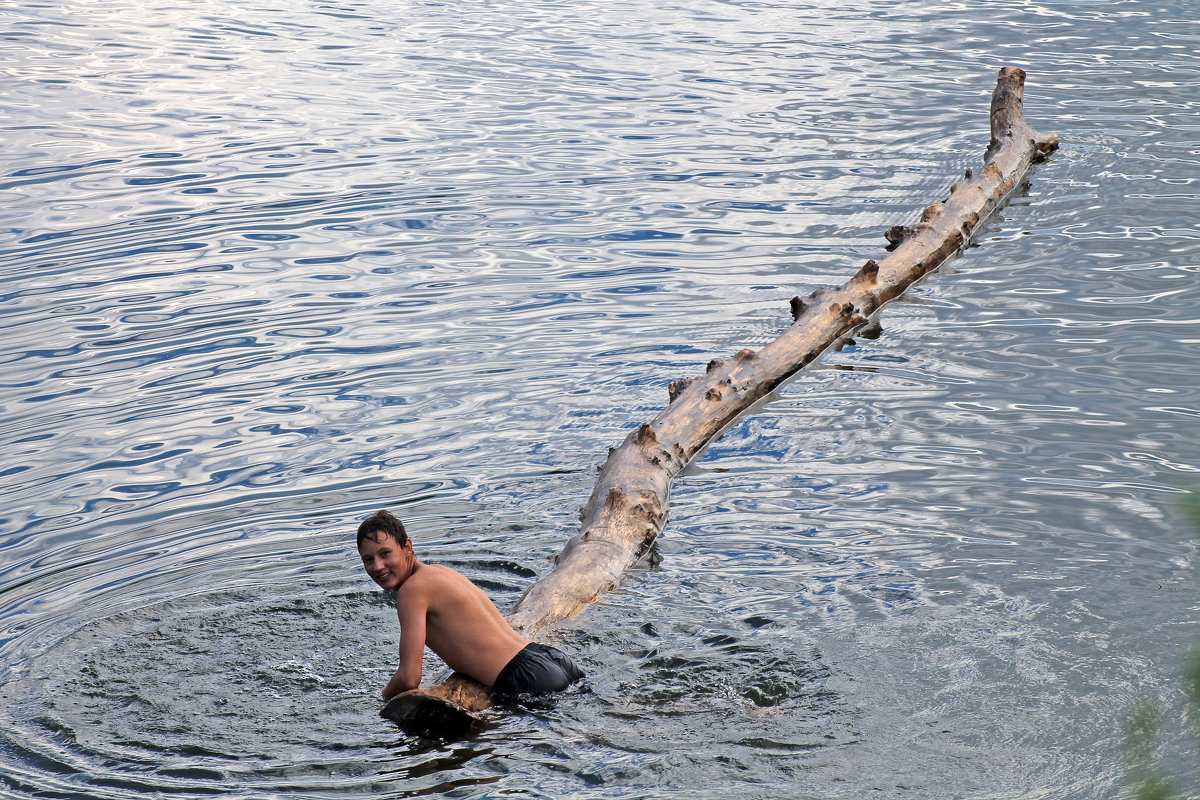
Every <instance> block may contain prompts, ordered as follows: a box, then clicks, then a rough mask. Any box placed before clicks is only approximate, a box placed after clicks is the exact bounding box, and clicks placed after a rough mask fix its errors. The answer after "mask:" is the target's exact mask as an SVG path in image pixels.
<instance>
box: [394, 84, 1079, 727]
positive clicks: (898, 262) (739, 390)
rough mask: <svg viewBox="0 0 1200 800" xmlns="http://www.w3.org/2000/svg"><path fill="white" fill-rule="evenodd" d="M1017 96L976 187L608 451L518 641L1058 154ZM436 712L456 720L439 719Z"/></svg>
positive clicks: (434, 707)
mask: <svg viewBox="0 0 1200 800" xmlns="http://www.w3.org/2000/svg"><path fill="white" fill-rule="evenodd" d="M1024 84H1025V73H1024V71H1022V70H1020V69H1018V68H1016V67H1004V68H1003V69H1001V70H1000V75H999V78H998V80H997V83H996V89H995V91H994V93H993V94H992V107H991V141H990V142H989V143H988V148H987V151H986V153H985V154H984V164H983V168H982V169H980V170H979V173H978V175H975V174H974V173H973V171H972V170H967V173H966V176H965V177H964V178H963V180H962V181H960V182H958V183H957V184H955V185H954V187H953V189H952V190H951V192H950V196H949V197H948V198H947V199H946V200H944V201H942V202H941V203H934V204H932V205H930V206H929V207H928V208H926V209H925V211H924V212H923V213H922V214H921V219H920V221H919V222H917V223H916V224H915V225H913V226H911V227H905V226H899V225H898V226H895V227H893V228H890V229H889V230H888V231H887V232H886V234H885V238H886V239H887V241H888V243H889V249H890V251H891V252H890V253H889V254H888V255H887V256H886V257H884V258H883V259H882V260H881V261H879V262H878V263H877V262H875V261H873V260H872V261H868V262H867V263H866V264H864V265H863V266H862V268H860V269H859V270H858V272H856V273H855V275H854V277H852V278H851V279H850V280H849V281H847V282H846V283H845V284H843V285H842V286H841V287H839V288H837V289H819V290H817V291H815V292H813V293H812V294H810V295H809V296H808V297H807V298H800V297H793V298H792V300H791V303H790V307H791V313H792V318H793V322H792V324H791V325H790V326H789V327H788V328H787V329H786V330H784V331H783V333H781V334H780V335H779V336H778V337H777V338H776V339H775V340H774V341H772V342H770V343H769V344H767V345H766V346H765V347H763V348H762V349H761V350H759V351H757V352H755V351H752V350H742V351H740V352H738V353H737V354H735V355H734V356H733V357H732V358H731V359H729V360H728V361H710V362H709V363H708V366H707V368H706V370H705V374H704V375H701V376H699V377H695V378H683V379H680V380H676V381H674V382H672V383H671V384H670V388H669V390H668V398H669V400H668V404H667V406H666V408H664V409H663V410H662V411H661V412H660V413H659V414H658V416H656V417H655V418H654V420H653V421H651V422H649V423H647V424H644V425H642V426H640V427H639V428H637V429H636V430H634V431H633V432H632V433H630V434H629V435H628V436H627V437H626V438H625V441H624V442H623V443H622V444H621V446H620V447H617V448H616V449H613V450H610V451H609V456H608V460H607V461H606V462H605V464H604V466H603V467H602V468H601V469H600V474H599V477H598V479H597V481H596V486H595V488H594V489H593V491H592V495H591V498H590V499H589V500H588V502H587V505H585V506H584V507H583V509H582V510H581V511H580V519H581V521H582V529H581V531H580V532H579V533H578V534H577V535H576V536H575V537H574V538H572V539H571V540H570V541H569V542H568V543H567V545H566V547H564V548H563V550H562V552H561V553H559V555H558V557H557V558H556V559H555V565H554V569H553V570H552V571H551V572H550V573H549V574H548V575H546V576H544V577H543V578H541V579H540V580H538V581H537V582H536V583H534V584H533V585H532V586H531V587H529V590H528V591H526V593H525V595H524V596H523V597H522V598H521V600H520V602H518V603H517V605H516V608H514V609H513V611H512V613H511V614H510V615H509V617H508V619H509V622H511V623H512V625H513V627H514V628H516V630H518V631H519V632H521V633H522V634H523V635H524V636H526V637H529V638H531V639H532V638H534V637H535V636H536V635H537V633H538V632H539V631H540V630H542V629H543V628H545V627H546V626H548V625H551V624H553V623H555V622H558V621H560V620H563V619H566V618H568V617H571V616H574V615H575V614H578V613H579V612H580V611H581V610H583V609H584V608H586V607H587V606H588V605H590V604H591V603H592V602H594V601H595V600H596V599H597V598H598V597H599V596H600V595H601V594H603V593H604V592H606V591H608V590H610V589H612V588H613V587H615V586H616V585H617V583H618V581H619V580H620V578H621V575H622V574H623V573H624V572H625V570H626V569H628V568H629V567H631V566H633V565H634V564H636V563H637V561H638V560H639V559H640V558H641V557H642V555H643V554H644V553H645V552H646V550H647V549H648V548H649V547H650V544H651V543H652V542H653V541H654V538H655V537H656V536H657V535H658V533H659V531H660V530H662V526H663V523H664V522H665V521H666V517H667V510H666V509H667V503H668V498H669V492H670V487H671V480H672V479H673V478H674V477H675V476H676V475H678V474H679V472H680V470H682V469H683V468H684V466H685V465H687V463H688V462H689V461H691V459H692V458H693V457H695V456H696V454H698V453H699V452H700V451H701V450H702V449H703V448H704V446H705V445H706V444H708V442H709V441H710V440H711V439H712V438H713V437H714V436H716V435H717V433H719V432H720V431H721V430H722V429H724V428H725V427H726V426H727V425H729V424H730V423H731V422H733V421H734V420H735V419H737V417H738V416H739V415H741V414H742V413H743V412H744V411H746V410H747V409H748V408H749V407H750V406H751V405H752V404H754V403H755V402H756V401H758V400H760V399H762V398H763V397H765V396H766V395H767V394H768V393H770V392H771V391H773V390H774V389H775V388H776V387H778V386H779V385H780V384H781V383H783V382H784V381H785V380H786V379H787V378H789V377H791V376H792V375H794V374H795V373H796V372H798V371H800V370H801V369H803V368H804V367H806V366H808V365H809V364H811V363H812V362H813V361H815V360H816V359H817V358H818V357H819V356H820V354H821V353H822V352H823V351H825V350H826V349H828V348H829V347H830V346H831V345H833V344H834V343H835V342H837V341H838V340H839V339H841V338H843V337H846V336H848V335H849V334H850V333H852V332H853V331H855V330H856V329H857V328H859V327H860V326H863V325H864V324H865V323H867V321H868V320H869V319H870V318H871V317H872V315H874V314H875V313H876V312H877V311H878V310H879V309H880V308H881V307H882V306H883V305H884V304H885V303H887V302H888V301H890V300H893V299H894V298H896V297H898V296H899V295H900V294H902V293H903V292H904V291H905V290H906V289H907V288H908V287H909V286H911V285H912V284H913V283H914V282H916V281H917V280H918V279H919V278H921V277H922V276H924V275H925V274H927V273H928V272H930V271H932V270H933V269H935V268H936V267H937V266H939V265H940V264H941V263H943V262H944V261H946V260H947V259H949V258H952V257H953V256H955V255H956V254H958V253H959V252H960V251H961V250H962V249H963V247H964V246H966V244H967V243H968V242H969V240H970V237H971V234H972V232H973V231H974V230H975V229H976V228H978V226H979V225H980V223H981V222H983V221H984V220H986V219H987V218H988V217H989V216H990V215H991V214H992V213H994V212H995V211H996V210H997V209H998V208H999V207H1000V206H1001V205H1003V204H1004V203H1005V202H1006V200H1007V199H1008V197H1009V195H1010V194H1011V193H1012V192H1013V190H1014V189H1016V188H1017V186H1018V184H1019V182H1020V181H1021V179H1022V178H1023V177H1024V176H1025V174H1026V173H1027V172H1028V171H1029V169H1030V167H1031V165H1032V164H1035V163H1037V162H1038V161H1041V160H1042V159H1044V158H1045V157H1046V156H1047V155H1049V154H1050V153H1051V152H1053V151H1054V149H1055V148H1056V147H1058V137H1057V136H1056V135H1054V134H1047V135H1042V134H1039V133H1037V132H1036V131H1034V130H1033V129H1032V128H1030V127H1029V126H1028V125H1027V124H1026V123H1025V118H1024V113H1023V109H1022V98H1023V95H1024ZM490 705H491V701H490V699H489V697H488V694H487V689H486V688H485V687H483V686H481V685H480V684H478V683H475V682H474V681H472V680H470V679H469V678H464V677H462V676H460V675H454V676H451V678H450V679H449V680H447V681H445V682H443V683H441V684H439V685H436V686H431V687H426V688H422V689H416V690H413V691H412V692H405V693H404V694H403V695H399V696H397V698H394V699H393V700H392V701H391V702H389V703H388V705H387V706H386V707H385V708H384V710H383V712H381V713H382V714H383V716H386V717H388V718H389V719H393V720H395V721H396V722H398V723H400V724H401V725H403V726H407V727H415V728H418V729H421V728H423V729H425V730H430V729H433V730H434V731H437V730H441V732H443V733H450V732H453V731H452V730H450V729H448V728H447V727H446V725H445V724H443V723H441V722H439V721H438V720H439V719H441V717H439V716H438V713H434V712H439V713H442V715H443V716H445V715H446V714H449V715H450V716H451V717H452V718H453V719H456V720H458V722H459V723H461V724H464V725H467V724H469V723H470V720H471V717H470V715H469V712H474V711H479V710H482V709H485V708H487V707H488V706H490ZM443 706H447V707H450V706H455V707H457V708H449V710H448V711H447V710H446V709H444V708H442V707H443ZM422 720H425V721H424V722H422ZM450 727H451V728H453V726H450Z"/></svg>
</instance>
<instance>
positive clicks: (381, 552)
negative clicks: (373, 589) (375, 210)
mask: <svg viewBox="0 0 1200 800" xmlns="http://www.w3.org/2000/svg"><path fill="white" fill-rule="evenodd" d="M358 554H359V555H360V556H362V562H363V569H365V570H366V571H367V574H368V575H370V576H371V580H373V581H375V582H376V583H377V584H379V585H380V586H381V587H383V588H384V589H393V590H394V589H398V588H400V584H402V583H404V581H405V580H406V579H407V578H408V576H409V574H410V573H411V572H412V560H413V549H412V540H411V539H410V540H409V541H407V542H405V543H404V546H403V547H401V546H400V545H399V544H397V543H396V540H395V539H393V538H392V537H390V536H388V535H387V534H384V533H379V532H376V534H375V536H374V537H373V538H372V537H370V536H368V537H367V538H366V539H363V542H362V546H360V547H359V548H358Z"/></svg>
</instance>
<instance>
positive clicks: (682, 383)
mask: <svg viewBox="0 0 1200 800" xmlns="http://www.w3.org/2000/svg"><path fill="white" fill-rule="evenodd" d="M691 385H692V379H691V378H680V379H679V380H677V381H671V385H670V386H668V387H667V396H668V397H670V398H671V399H670V400H668V401H667V402H668V403H674V402H675V398H676V397H679V394H680V393H681V392H682V391H683V390H684V389H686V388H687V387H689V386H691Z"/></svg>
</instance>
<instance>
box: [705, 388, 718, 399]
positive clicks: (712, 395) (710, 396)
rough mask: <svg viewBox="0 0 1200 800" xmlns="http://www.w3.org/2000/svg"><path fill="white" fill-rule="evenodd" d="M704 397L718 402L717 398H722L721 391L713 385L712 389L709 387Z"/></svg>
mask: <svg viewBox="0 0 1200 800" xmlns="http://www.w3.org/2000/svg"><path fill="white" fill-rule="evenodd" d="M704 399H705V400H712V401H713V402H716V401H717V400H720V399H721V392H720V390H719V389H717V388H716V387H713V388H712V389H709V390H708V391H707V392H705V393H704Z"/></svg>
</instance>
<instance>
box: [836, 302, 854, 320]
mask: <svg viewBox="0 0 1200 800" xmlns="http://www.w3.org/2000/svg"><path fill="white" fill-rule="evenodd" d="M838 314H839V315H840V316H842V317H845V318H846V319H850V318H851V317H853V316H854V304H853V303H842V307H841V309H839V310H838Z"/></svg>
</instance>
